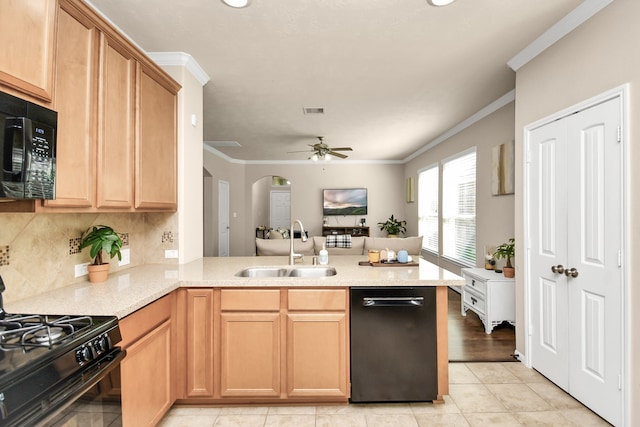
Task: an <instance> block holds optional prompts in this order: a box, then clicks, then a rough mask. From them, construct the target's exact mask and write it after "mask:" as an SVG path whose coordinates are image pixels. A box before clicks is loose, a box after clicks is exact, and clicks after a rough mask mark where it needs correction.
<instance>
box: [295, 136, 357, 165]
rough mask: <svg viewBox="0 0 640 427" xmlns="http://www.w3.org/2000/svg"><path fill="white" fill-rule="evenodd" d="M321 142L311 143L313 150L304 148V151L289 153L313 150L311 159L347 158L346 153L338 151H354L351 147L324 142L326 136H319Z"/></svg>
mask: <svg viewBox="0 0 640 427" xmlns="http://www.w3.org/2000/svg"><path fill="white" fill-rule="evenodd" d="M317 138H318V140H319V141H320V142H317V143H315V144H309V147H311V150H302V151H289V153H303V152H308V151H309V152H312V153H313V154H312V155H311V156H310V157H309V159H310V160H329V159H331V157H332V156H333V157H338V158H340V159H346V158H347V157H349V156H347V155H346V154H342V153H338V151H353V149H352V148H351V147H329V146H328V145H327V144H325V143H324V136H318V137H317Z"/></svg>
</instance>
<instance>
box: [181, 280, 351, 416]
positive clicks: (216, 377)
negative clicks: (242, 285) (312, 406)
mask: <svg viewBox="0 0 640 427" xmlns="http://www.w3.org/2000/svg"><path fill="white" fill-rule="evenodd" d="M210 307H213V315H211V310H210ZM178 313H179V314H178V318H179V319H183V320H181V323H180V325H183V327H186V328H187V331H186V334H183V335H184V336H185V337H186V338H184V339H183V342H179V345H178V346H179V348H180V351H181V354H179V355H178V360H181V362H179V365H180V366H182V369H183V371H184V372H183V373H180V374H178V377H184V378H186V381H183V382H182V383H181V382H180V381H178V383H177V384H178V387H177V390H176V393H177V397H178V399H180V400H183V401H184V402H194V401H200V402H205V401H206V402H225V401H233V402H238V403H242V402H256V401H261V402H269V401H281V400H290V401H296V400H297V401H309V399H313V400H314V401H321V400H325V401H334V402H335V401H340V402H344V401H347V399H348V397H349V345H348V344H349V333H348V322H347V319H348V289H347V288H344V289H287V288H279V289H278V288H275V289H264V288H263V289H230V288H224V289H195V288H194V289H180V290H179V291H178ZM209 330H211V331H212V334H213V343H211V341H210V338H209ZM179 335H180V334H179ZM208 364H211V366H208ZM196 384H207V386H201V387H196V386H194V385H196ZM211 384H213V391H211V386H210V385H211Z"/></svg>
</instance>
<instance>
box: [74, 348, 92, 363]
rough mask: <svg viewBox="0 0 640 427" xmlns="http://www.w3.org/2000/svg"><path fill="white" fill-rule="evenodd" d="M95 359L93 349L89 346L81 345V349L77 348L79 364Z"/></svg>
mask: <svg viewBox="0 0 640 427" xmlns="http://www.w3.org/2000/svg"><path fill="white" fill-rule="evenodd" d="M91 359H93V355H92V354H91V349H90V348H89V347H85V346H83V347H80V349H78V350H76V362H78V363H79V364H81V365H82V364H83V363H86V362H89V361H91Z"/></svg>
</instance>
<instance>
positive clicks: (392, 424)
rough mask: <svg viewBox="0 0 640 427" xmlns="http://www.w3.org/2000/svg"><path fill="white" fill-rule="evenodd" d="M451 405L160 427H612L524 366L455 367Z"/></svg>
mask: <svg viewBox="0 0 640 427" xmlns="http://www.w3.org/2000/svg"><path fill="white" fill-rule="evenodd" d="M449 376H450V386H449V395H448V396H445V401H446V403H444V404H436V405H434V404H431V403H408V404H404V403H403V404H395V403H392V404H352V405H334V406H251V407H198V408H194V407H179V406H176V407H174V408H172V409H171V410H170V411H169V413H168V414H167V415H166V416H165V418H164V419H163V421H162V422H161V423H160V426H161V427H194V426H198V427H200V426H204V427H214V426H215V427H231V426H233V427H256V426H261V427H262V426H264V427H275V426H286V427H383V426H384V427H405V426H407V427H426V426H429V427H433V426H456V427H457V426H460V427H462V426H482V427H484V426H492V427H493V426H554V427H555V426H581V427H587V426H608V425H609V424H608V423H606V422H605V421H604V420H602V419H601V418H599V417H598V416H597V415H595V414H594V413H593V412H591V411H590V410H588V409H587V408H585V407H584V406H583V405H581V404H580V402H578V401H576V400H575V399H573V398H572V397H571V396H569V395H568V394H566V393H565V392H564V391H562V390H561V389H559V388H558V387H556V386H555V385H554V384H553V383H551V382H549V381H548V380H547V379H546V378H544V377H543V376H542V375H540V374H538V373H537V372H536V371H534V370H532V369H528V368H526V367H525V366H524V365H522V364H521V363H519V362H502V363H450V364H449Z"/></svg>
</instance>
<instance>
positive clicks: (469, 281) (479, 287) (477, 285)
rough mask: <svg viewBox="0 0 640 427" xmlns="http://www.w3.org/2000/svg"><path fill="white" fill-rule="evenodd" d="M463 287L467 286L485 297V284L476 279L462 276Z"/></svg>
mask: <svg viewBox="0 0 640 427" xmlns="http://www.w3.org/2000/svg"><path fill="white" fill-rule="evenodd" d="M464 280H465V285H466V286H469V287H470V288H472V289H475V291H476V292H477V293H479V294H482V295H486V294H487V282H485V281H483V280H480V279H476V278H474V277H471V276H467V275H466V274H465V275H464Z"/></svg>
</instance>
